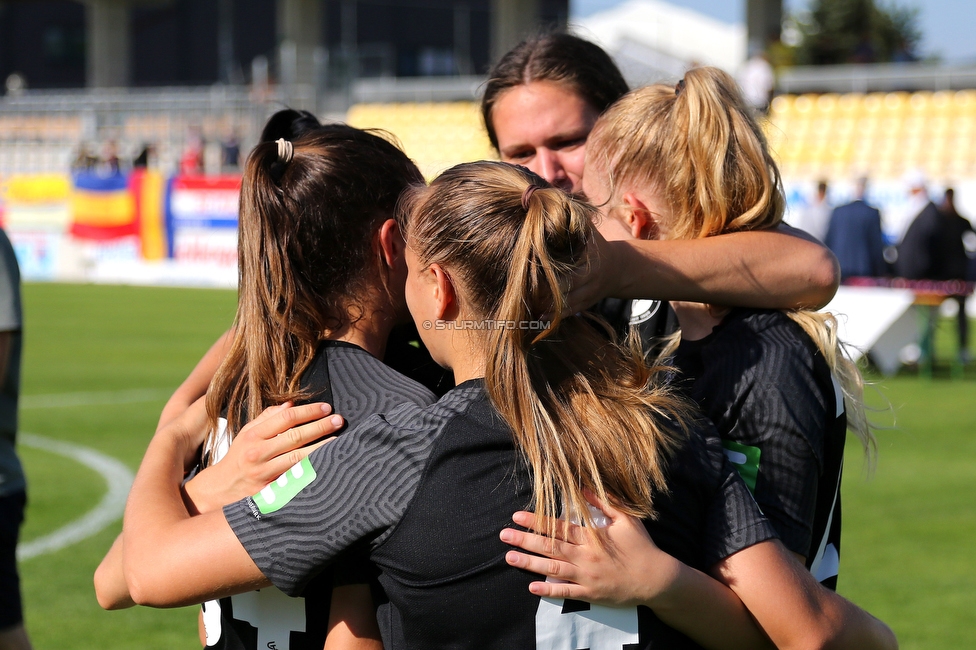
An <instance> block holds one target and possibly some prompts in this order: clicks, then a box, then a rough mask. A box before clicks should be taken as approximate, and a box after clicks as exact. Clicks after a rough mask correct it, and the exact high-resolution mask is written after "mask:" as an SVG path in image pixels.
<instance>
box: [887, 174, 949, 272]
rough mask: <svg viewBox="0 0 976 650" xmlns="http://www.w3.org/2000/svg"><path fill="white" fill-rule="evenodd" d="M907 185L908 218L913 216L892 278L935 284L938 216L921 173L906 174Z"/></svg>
mask: <svg viewBox="0 0 976 650" xmlns="http://www.w3.org/2000/svg"><path fill="white" fill-rule="evenodd" d="M905 180H906V182H907V184H908V190H909V197H908V204H909V210H910V214H914V215H915V216H914V218H913V219H912V222H911V224H910V225H909V226H908V230H906V231H905V236H904V237H903V238H902V240H901V243H900V244H899V245H898V260H897V261H896V262H895V274H896V275H898V276H899V277H902V278H908V279H909V280H936V279H939V278H936V277H935V276H936V271H935V265H936V264H938V263H939V262H938V260H936V259H935V248H934V244H935V233H936V232H938V230H939V224H940V222H941V215H940V214H939V209H938V208H937V207H936V206H935V203H932V201H931V200H930V199H929V194H928V190H927V189H926V187H925V176H924V175H922V173H921V172H918V171H913V172H909V173H908V175H907V176H906V177H905Z"/></svg>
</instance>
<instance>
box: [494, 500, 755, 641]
mask: <svg viewBox="0 0 976 650" xmlns="http://www.w3.org/2000/svg"><path fill="white" fill-rule="evenodd" d="M605 512H606V514H607V515H608V516H609V518H610V519H611V523H610V525H609V526H608V527H607V529H606V531H607V535H608V546H607V547H606V548H603V547H601V546H600V545H599V544H598V543H597V542H596V539H595V535H594V533H593V532H592V531H589V530H587V529H585V528H581V527H579V526H570V527H568V528H567V529H566V533H565V536H563V537H562V538H561V539H560V540H557V541H553V540H550V539H549V538H547V537H543V536H541V535H537V534H532V533H524V532H521V531H518V530H515V529H511V528H507V529H505V530H503V531H502V533H501V538H502V541H504V542H507V543H509V544H513V545H515V546H519V547H521V548H523V549H525V550H528V551H531V552H533V553H538V554H539V555H542V556H544V557H538V556H536V555H528V554H525V553H519V552H517V551H510V552H509V553H508V554H507V555H506V558H505V559H506V561H507V562H508V563H509V564H511V565H513V566H516V567H518V568H520V569H524V570H527V571H532V572H534V573H539V574H543V575H546V576H549V577H552V578H557V579H559V580H562V581H566V582H533V583H532V584H531V585H529V590H530V591H531V592H532V593H534V594H536V595H538V596H542V597H545V598H573V599H576V600H584V601H587V602H592V603H597V604H603V605H609V606H613V607H633V606H635V605H645V606H647V607H649V608H651V609H652V610H653V611H654V613H655V614H656V615H657V616H658V618H660V619H661V620H662V621H664V622H665V623H667V624H668V625H670V626H671V627H673V628H674V629H676V630H679V631H680V632H682V633H684V634H685V635H687V636H688V637H689V638H691V639H693V640H694V641H696V642H697V643H698V644H700V645H701V646H703V647H705V648H711V649H713V650H726V649H742V650H752V649H758V648H772V647H773V645H772V644H771V642H770V640H769V639H768V638H767V637H766V636H765V635H764V634H763V632H762V631H761V630H760V629H759V627H757V625H756V623H755V621H753V619H752V617H751V616H750V615H749V612H748V610H747V609H746V607H745V606H744V605H743V604H742V602H741V601H740V600H739V598H738V596H736V595H735V593H734V592H732V591H731V590H730V589H729V588H728V587H726V586H725V585H723V584H721V583H719V582H718V581H716V580H714V579H712V578H711V577H709V576H707V575H705V574H704V573H702V572H700V571H697V570H695V569H693V568H691V567H689V566H687V565H686V564H683V563H682V562H680V561H678V560H676V559H675V558H674V557H672V556H670V555H668V554H667V553H665V552H664V551H661V550H660V549H659V548H658V547H657V546H656V545H655V544H654V542H653V540H651V538H650V536H649V535H648V534H647V530H646V529H645V528H644V525H643V524H642V523H641V522H640V521H639V520H637V519H635V518H633V517H628V516H626V515H623V514H622V513H619V512H617V511H616V510H614V509H613V508H609V507H606V508H605ZM514 520H515V522H516V523H517V524H519V525H522V526H525V527H528V528H535V527H536V526H537V521H536V517H535V516H534V515H532V514H531V513H528V512H518V513H515V516H514ZM547 558H549V559H547Z"/></svg>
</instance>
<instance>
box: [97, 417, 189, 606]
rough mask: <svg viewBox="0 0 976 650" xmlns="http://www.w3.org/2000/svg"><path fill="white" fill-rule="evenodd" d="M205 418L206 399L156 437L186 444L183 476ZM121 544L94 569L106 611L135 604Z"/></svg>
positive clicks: (187, 468) (113, 546)
mask: <svg viewBox="0 0 976 650" xmlns="http://www.w3.org/2000/svg"><path fill="white" fill-rule="evenodd" d="M206 415H207V414H206V407H205V405H204V404H203V400H202V399H201V400H197V401H196V403H194V404H193V405H191V406H190V407H189V408H187V409H185V410H184V411H183V412H182V413H181V414H180V415H179V416H178V417H176V418H175V419H174V420H172V421H171V422H170V423H169V424H168V425H167V426H166V427H164V428H163V429H161V430H160V431H159V432H157V434H156V435H157V436H170V437H173V438H179V439H180V440H182V441H183V443H184V445H185V449H186V454H185V455H184V457H183V459H182V468H183V469H182V472H183V475H185V474H186V471H188V470H189V469H190V468H191V466H192V464H193V463H194V462H195V459H196V449H197V448H199V445H200V443H201V442H202V441H203V435H204V434H205V429H206ZM191 451H192V453H191ZM122 544H123V542H122V535H119V536H118V537H117V538H116V539H115V542H113V544H112V546H111V548H109V550H108V553H106V554H105V557H104V558H103V559H102V561H101V563H100V564H99V565H98V568H97V569H95V578H94V583H95V597H96V598H97V599H98V604H99V605H101V606H102V607H103V608H105V609H110V610H111V609H124V608H126V607H132V606H133V605H135V604H136V603H135V601H134V600H132V597H131V595H130V594H129V587H128V584H127V583H126V580H125V571H124V567H123V551H122Z"/></svg>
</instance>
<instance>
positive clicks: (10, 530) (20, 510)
mask: <svg viewBox="0 0 976 650" xmlns="http://www.w3.org/2000/svg"><path fill="white" fill-rule="evenodd" d="M26 505H27V494H26V493H25V492H14V493H13V494H4V495H0V630H5V629H7V628H9V627H14V626H15V625H19V624H20V623H22V622H23V621H24V610H23V604H22V603H21V600H20V578H19V577H18V576H17V538H18V537H19V535H20V524H21V523H22V522H23V521H24V507H25V506H26Z"/></svg>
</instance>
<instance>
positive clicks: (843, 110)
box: [837, 93, 864, 117]
mask: <svg viewBox="0 0 976 650" xmlns="http://www.w3.org/2000/svg"><path fill="white" fill-rule="evenodd" d="M863 103H864V95H863V94H862V93H845V94H843V95H841V96H840V97H838V98H837V112H838V113H840V114H841V115H846V116H849V117H856V116H857V115H859V114H860V113H861V109H862V106H863Z"/></svg>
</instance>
